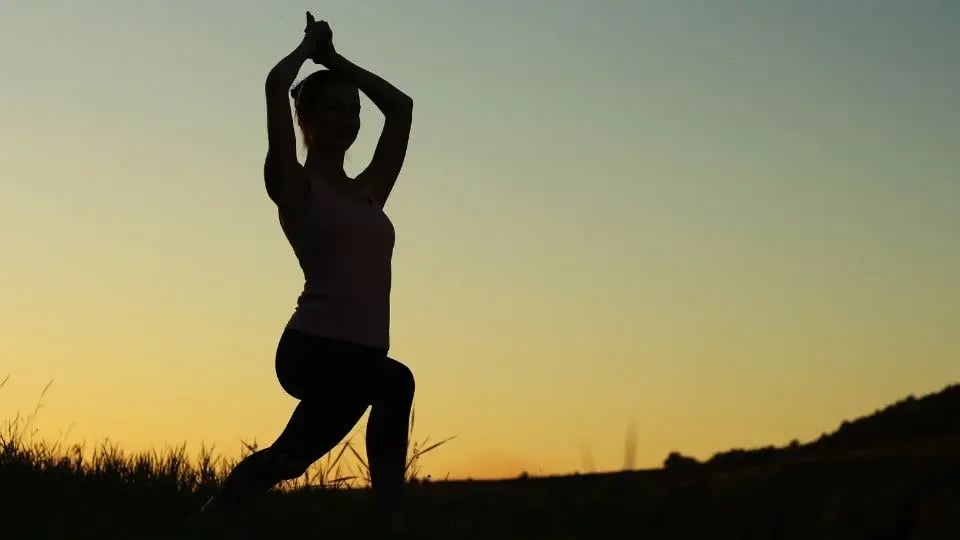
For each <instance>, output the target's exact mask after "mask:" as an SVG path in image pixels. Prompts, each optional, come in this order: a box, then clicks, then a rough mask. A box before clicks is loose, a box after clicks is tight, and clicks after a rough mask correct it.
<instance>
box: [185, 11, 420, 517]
mask: <svg viewBox="0 0 960 540" xmlns="http://www.w3.org/2000/svg"><path fill="white" fill-rule="evenodd" d="M306 15H307V25H306V29H305V31H304V37H303V40H302V41H301V43H300V44H299V45H298V46H297V47H296V48H295V49H294V50H293V52H291V53H290V54H288V55H287V56H286V57H284V58H283V59H282V60H280V61H279V62H278V63H277V65H276V66H274V67H273V69H271V70H270V73H269V74H268V75H267V78H266V84H265V90H266V100H267V138H268V150H267V155H266V159H265V162H264V168H263V177H264V182H265V184H266V191H267V194H268V195H269V197H270V198H271V200H273V202H274V203H275V204H276V206H277V208H278V214H279V221H280V225H281V228H282V229H283V232H284V234H285V236H286V238H287V240H288V241H289V242H290V245H291V247H292V248H293V251H294V253H295V255H296V257H297V259H298V262H299V263H300V266H301V268H302V270H303V273H304V277H305V284H304V289H303V292H302V294H301V295H300V296H299V298H298V300H297V307H296V309H295V310H294V312H293V315H292V317H291V318H290V320H289V321H288V322H287V324H286V326H285V328H284V330H283V333H282V335H281V336H280V339H279V342H278V344H277V350H276V373H277V378H278V380H279V382H280V385H281V386H282V387H283V389H284V390H285V391H286V392H287V393H289V394H290V395H291V396H293V397H295V398H297V399H298V400H299V403H298V405H297V406H296V409H295V410H294V411H293V415H292V416H291V418H290V420H289V422H288V423H287V425H286V428H285V429H284V430H283V432H282V433H281V434H280V436H279V437H278V438H277V440H276V441H275V442H274V443H273V444H271V445H270V446H269V447H268V448H265V449H263V450H260V451H258V452H255V453H253V454H251V455H250V456H248V457H246V458H245V459H243V460H242V461H241V462H240V463H239V464H237V466H236V468H234V469H233V470H232V471H231V473H230V475H229V476H228V477H227V479H226V480H225V482H224V484H223V486H222V489H221V491H220V492H219V493H218V494H217V495H216V496H214V497H213V498H211V499H210V500H209V501H208V502H207V504H205V505H204V510H208V509H210V508H218V507H223V506H230V505H233V504H234V503H237V502H241V501H249V500H250V499H251V498H252V497H254V496H256V495H258V494H261V493H263V492H265V491H267V490H268V489H270V488H271V487H272V486H274V485H275V484H277V483H278V482H280V481H281V480H288V479H293V478H297V477H298V476H300V475H301V474H303V473H304V471H305V470H306V469H307V467H308V466H309V465H310V464H311V463H313V462H314V461H316V460H318V459H320V458H321V457H322V456H323V455H325V454H326V453H327V452H329V451H330V450H331V449H332V448H333V447H334V446H335V445H336V444H337V443H339V442H340V441H341V440H342V439H343V437H345V436H346V435H347V433H349V431H350V430H351V429H352V428H353V426H354V425H355V424H356V423H357V421H358V420H359V419H360V417H361V416H362V415H363V413H364V412H365V411H366V409H367V407H368V406H371V407H372V408H371V411H370V417H369V422H368V424H367V432H366V449H367V457H368V461H369V466H370V476H371V482H372V488H373V491H374V493H375V494H376V497H375V498H376V500H377V501H378V502H379V503H380V507H381V508H382V509H383V510H385V511H386V516H388V517H390V518H391V519H396V518H398V517H399V503H400V498H401V492H402V488H403V484H404V473H405V465H406V453H407V432H408V428H409V419H410V408H411V404H412V401H413V394H414V380H413V374H412V373H411V371H410V369H408V368H407V367H406V366H405V365H403V364H401V363H400V362H398V361H396V360H394V359H392V358H390V357H388V356H387V351H388V349H389V322H390V321H389V319H390V287H391V259H392V253H393V245H394V229H393V225H392V224H391V222H390V219H389V218H388V217H387V216H386V214H385V213H384V212H383V205H384V203H385V202H386V200H387V196H388V195H389V194H390V191H391V190H392V188H393V185H394V183H395V181H396V179H397V176H398V174H399V172H400V168H401V166H402V164H403V160H404V156H405V154H406V150H407V141H408V138H409V134H410V124H411V115H412V109H413V101H412V100H411V99H410V97H408V96H407V95H406V94H404V93H403V92H401V91H400V90H397V89H396V88H394V87H393V86H392V85H390V84H389V83H387V82H386V81H384V80H383V79H381V78H380V77H378V76H377V75H374V74H372V73H370V72H368V71H366V70H364V69H363V68H360V67H358V66H356V65H355V64H353V63H352V62H350V61H349V60H347V59H346V58H344V57H343V56H341V55H340V54H339V53H338V52H337V51H336V50H335V49H334V47H333V33H332V31H331V30H330V26H329V25H328V24H327V23H326V22H325V21H316V20H314V18H313V15H311V14H310V12H307V14H306ZM307 59H311V60H313V61H314V62H315V63H317V64H322V65H323V66H325V67H326V68H327V69H326V70H319V71H316V72H314V73H313V74H311V75H309V76H308V77H306V78H305V79H303V80H302V81H301V82H300V83H298V84H297V85H296V86H294V87H293V88H292V89H291V85H292V84H293V82H294V79H295V78H296V76H297V73H298V71H299V69H300V67H301V66H302V65H303V63H304V62H305V61H306V60H307ZM361 90H362V91H363V92H364V93H365V94H366V95H367V96H368V97H369V98H370V100H371V101H373V103H374V104H375V105H376V106H377V107H378V108H379V109H380V110H381V111H382V112H383V114H384V116H385V122H384V126H383V131H382V132H381V134H380V138H379V141H378V143H377V145H376V149H375V151H374V155H373V159H372V160H371V162H370V165H369V166H368V167H367V168H366V170H364V171H363V172H362V173H360V174H359V175H357V177H356V178H355V179H350V178H348V177H347V174H346V173H345V172H344V168H343V161H344V154H345V152H346V150H347V149H348V148H349V147H350V146H351V145H352V144H353V142H354V140H355V139H356V137H357V133H358V131H359V129H360V95H359V91H361ZM288 92H289V93H290V95H291V96H292V97H293V99H294V108H295V110H296V116H297V121H298V124H299V126H300V129H301V132H302V134H303V138H304V142H305V144H306V146H307V158H306V160H305V162H304V164H302V165H301V164H300V163H299V161H298V160H297V153H296V138H295V134H294V131H293V119H292V116H291V114H290V105H289V101H288V99H289V97H288Z"/></svg>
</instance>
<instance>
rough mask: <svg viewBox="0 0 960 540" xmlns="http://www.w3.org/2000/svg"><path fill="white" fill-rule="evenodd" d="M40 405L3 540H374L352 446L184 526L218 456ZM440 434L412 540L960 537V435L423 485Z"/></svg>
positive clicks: (216, 468)
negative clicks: (45, 421) (121, 443)
mask: <svg viewBox="0 0 960 540" xmlns="http://www.w3.org/2000/svg"><path fill="white" fill-rule="evenodd" d="M4 382H5V380H4V381H0V388H2V387H3V384H4ZM48 388H49V387H48ZM41 400H42V398H41ZM39 410H40V405H39V403H38V406H37V407H36V408H35V409H34V410H33V411H32V412H31V413H30V414H28V415H25V416H20V415H18V416H17V417H15V418H14V419H13V420H11V421H9V422H7V423H6V425H5V426H4V428H3V429H2V430H0V537H2V538H4V539H5V540H8V539H15V540H19V539H28V538H29V539H41V538H71V539H74V538H97V539H113V538H117V539H119V538H123V539H154V538H156V539H187V538H229V539H231V540H235V539H242V538H295V539H320V538H338V537H339V538H373V537H374V536H373V534H374V533H375V531H376V520H375V519H371V518H370V516H369V515H368V511H369V509H370V500H369V498H370V495H369V490H368V489H367V487H368V486H369V471H368V470H367V467H366V461H365V460H364V459H363V455H362V453H361V452H360V451H359V450H358V449H356V448H355V445H354V444H353V443H352V442H351V439H349V438H348V439H347V440H345V441H344V442H343V443H342V444H341V445H339V446H338V447H337V449H336V450H335V451H333V452H331V453H329V454H328V455H327V456H325V457H324V458H323V459H321V460H320V461H318V462H317V463H315V464H314V466H313V467H311V469H310V470H308V471H307V473H306V474H305V475H304V476H303V477H301V478H298V479H296V480H293V481H290V482H288V483H285V484H282V485H280V486H278V487H277V489H275V490H273V491H271V493H269V494H267V495H266V496H265V497H264V498H263V499H262V500H260V501H258V502H257V503H256V504H255V505H254V506H252V507H250V508H248V509H246V510H245V511H243V512H240V513H237V514H234V515H228V516H223V518H222V519H219V520H215V521H211V522H209V523H205V524H203V525H202V526H194V527H191V526H188V525H187V523H186V521H187V518H188V517H189V516H191V515H192V514H193V513H194V512H195V510H196V509H197V508H198V506H199V505H200V504H201V503H202V501H203V500H205V498H206V496H208V495H209V494H210V493H211V492H212V491H213V490H215V489H216V487H217V485H218V484H219V482H221V481H222V480H223V478H224V476H225V475H226V473H227V472H228V471H229V470H230V469H231V468H232V466H233V465H234V464H235V461H233V460H227V459H224V458H222V457H219V456H216V455H215V454H214V452H213V449H212V448H202V449H201V451H200V453H199V455H198V456H196V457H193V458H191V457H190V456H188V455H187V453H186V451H185V448H184V447H183V446H180V447H174V448H168V449H166V450H164V451H149V452H140V453H134V454H127V453H125V452H123V451H122V450H121V449H120V448H119V447H118V446H117V445H116V444H112V443H110V442H109V441H104V442H103V443H101V444H99V445H97V446H95V447H93V448H92V449H91V450H87V449H86V448H85V447H84V446H82V445H66V444H63V443H62V442H53V443H50V442H45V441H43V440H41V439H39V438H38V437H37V431H36V429H35V428H34V420H35V418H36V415H37V414H38V412H39ZM412 429H413V422H411V433H412ZM633 437H635V434H633V433H632V432H631V433H630V434H629V436H628V441H627V448H626V456H625V463H629V462H631V461H632V457H631V456H632V454H633V453H634V452H635V451H636V450H635V449H636V442H635V441H633V442H631V439H632V438H633ZM412 439H413V438H412V436H411V440H412ZM449 440H450V439H444V440H441V441H439V442H435V443H431V442H429V439H425V440H423V441H420V442H411V446H410V453H409V455H410V460H409V463H408V467H407V478H408V480H409V482H410V489H409V493H410V497H409V505H410V507H409V511H410V515H411V516H412V518H413V521H414V523H416V524H417V527H418V529H419V530H420V531H421V536H420V538H424V539H430V538H438V539H439V538H444V539H446V538H457V539H462V540H471V539H480V538H497V539H501V538H503V539H511V538H518V539H524V540H534V539H540V538H543V539H551V540H556V539H573V538H589V539H591V540H615V539H621V538H624V539H626V538H647V539H658V538H663V539H667V538H669V539H686V538H690V539H694V538H696V539H729V540H744V539H764V540H776V539H798V540H800V539H804V540H806V539H844V540H857V539H861V538H862V539H868V538H869V539H887V538H890V539H909V540H923V539H930V540H933V539H939V538H943V539H947V538H960V436H944V437H940V438H927V439H923V440H910V441H904V442H902V443H898V444H886V445H877V446H874V447H870V448H860V449H857V450H851V451H846V450H830V451H828V452H820V453H814V454H796V455H793V454H790V457H789V459H785V460H780V461H775V462H763V463H759V464H756V463H755V464H747V465H742V466H740V465H738V466H737V467H736V468H732V469H722V468H718V469H711V468H709V467H707V468H703V467H696V466H693V465H690V464H687V463H686V462H684V464H686V465H690V466H683V467H677V468H672V467H667V468H664V469H656V470H645V471H632V470H631V471H623V472H620V473H607V474H584V475H571V476H564V477H540V478H534V477H529V476H526V475H524V476H522V477H520V478H515V479H510V480H498V481H449V480H447V481H428V480H427V479H425V478H420V477H419V471H420V463H421V461H422V459H423V457H424V455H426V454H428V453H430V452H433V451H434V450H436V449H437V448H440V447H441V446H443V445H444V444H446V443H447V442H448V441H449ZM255 449H256V445H255V444H250V445H248V446H247V447H246V449H245V450H246V452H251V451H254V450H255ZM347 458H353V459H352V460H353V461H354V463H353V464H352V465H351V464H348V459H347Z"/></svg>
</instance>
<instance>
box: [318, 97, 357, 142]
mask: <svg viewBox="0 0 960 540" xmlns="http://www.w3.org/2000/svg"><path fill="white" fill-rule="evenodd" d="M310 124H311V132H312V135H313V144H314V145H318V146H322V147H326V148H331V149H336V150H343V151H346V150H347V148H349V147H350V145H352V144H353V142H354V141H355V140H356V139H357V134H358V133H359V132H360V91H359V90H358V89H357V87H356V86H352V85H350V84H348V83H345V82H340V81H335V82H330V83H327V84H325V85H324V87H323V88H321V89H320V90H319V94H318V95H317V100H316V102H315V103H314V106H313V111H312V113H311V122H310Z"/></svg>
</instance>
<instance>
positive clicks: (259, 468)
mask: <svg viewBox="0 0 960 540" xmlns="http://www.w3.org/2000/svg"><path fill="white" fill-rule="evenodd" d="M276 370H277V378H278V379H279V381H280V385H281V386H282V387H283V389H284V390H286V391H287V393H289V394H290V395H291V396H293V397H295V398H297V399H299V400H300V403H299V404H298V405H297V407H296V409H294V411H293V415H292V416H291V417H290V420H289V421H288V422H287V426H286V428H284V430H283V432H282V433H281V434H280V436H279V437H278V438H277V440H276V441H274V443H273V444H272V445H270V446H269V447H268V448H265V449H263V450H260V451H257V452H254V453H253V454H251V455H249V456H247V457H246V458H244V459H243V460H242V461H241V462H240V463H238V464H237V466H236V467H235V468H234V469H233V471H232V472H231V473H230V475H229V476H228V477H227V480H226V481H225V482H224V485H223V491H222V492H221V495H220V497H221V502H237V501H240V500H244V499H247V498H249V497H250V496H254V495H258V494H260V493H263V492H265V491H267V490H268V489H270V488H271V487H272V486H274V485H275V484H277V483H278V482H280V481H281V480H291V479H294V478H297V477H298V476H300V475H302V474H303V473H304V472H305V471H306V470H307V468H308V467H309V466H310V464H312V463H313V462H314V461H316V460H318V459H320V458H321V457H323V456H324V455H325V454H326V453H327V452H329V451H330V450H332V449H333V447H334V446H336V445H337V444H338V443H339V442H340V441H341V440H343V438H344V437H345V436H346V435H347V433H349V432H350V430H351V429H352V428H353V427H354V425H356V423H357V421H358V420H360V417H361V416H363V413H364V412H365V411H366V410H367V407H368V406H372V409H371V410H370V418H369V421H368V423H367V433H366V447H367V461H368V464H369V466H370V479H371V482H372V484H373V486H372V487H373V490H374V492H375V493H376V494H377V495H378V498H379V499H380V500H381V501H382V502H384V503H387V504H394V503H396V502H398V501H399V498H400V495H401V491H402V489H403V483H404V473H405V468H406V457H407V433H408V430H409V422H410V407H411V405H412V403H413V392H414V380H413V374H412V373H411V371H410V369H409V368H407V366H405V365H403V364H401V363H400V362H397V361H396V360H394V359H392V358H390V357H388V356H387V352H386V351H384V350H382V349H376V348H371V347H366V346H363V345H358V344H355V343H350V342H346V341H340V340H336V339H329V338H323V337H319V336H315V335H313V334H308V333H305V332H301V331H298V330H295V329H291V328H287V329H285V330H284V332H283V335H282V336H281V338H280V342H279V343H278V345H277V355H276Z"/></svg>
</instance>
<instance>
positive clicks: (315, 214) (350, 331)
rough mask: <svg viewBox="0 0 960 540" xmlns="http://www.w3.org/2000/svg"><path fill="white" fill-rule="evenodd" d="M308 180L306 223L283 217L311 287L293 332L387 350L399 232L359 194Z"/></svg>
mask: <svg viewBox="0 0 960 540" xmlns="http://www.w3.org/2000/svg"><path fill="white" fill-rule="evenodd" d="M308 177H309V178H310V180H309V181H310V196H309V201H308V203H307V205H306V207H305V208H304V209H303V211H302V212H301V215H300V216H298V217H297V218H296V219H289V218H290V216H287V215H285V214H284V212H282V211H281V212H280V224H281V227H282V229H283V232H284V234H285V235H286V237H287V240H288V241H289V242H290V245H291V247H292V248H293V251H294V253H295V254H296V257H297V260H298V262H299V264H300V268H301V270H302V271H303V274H304V281H305V282H304V287H303V291H302V293H301V294H300V296H299V298H298V299H297V307H296V309H295V310H294V313H293V315H292V317H291V318H290V320H289V321H288V322H287V327H288V328H295V329H298V330H301V331H304V332H308V333H311V334H314V335H318V336H323V337H330V338H335V339H342V340H346V341H351V342H354V343H359V344H361V345H366V346H370V347H378V348H383V349H387V348H389V341H390V332H389V327H390V288H391V260H392V256H393V246H394V241H395V231H394V228H393V224H392V223H391V222H390V219H389V218H388V217H387V215H386V214H385V213H384V212H383V209H382V208H381V207H380V205H379V204H377V203H376V202H375V201H374V200H373V198H372V197H370V196H369V195H368V194H367V193H366V192H365V191H364V190H362V189H360V187H359V186H355V185H352V184H345V185H337V184H332V182H333V181H331V180H327V179H324V178H320V177H314V176H308ZM344 182H346V181H345V180H344Z"/></svg>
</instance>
